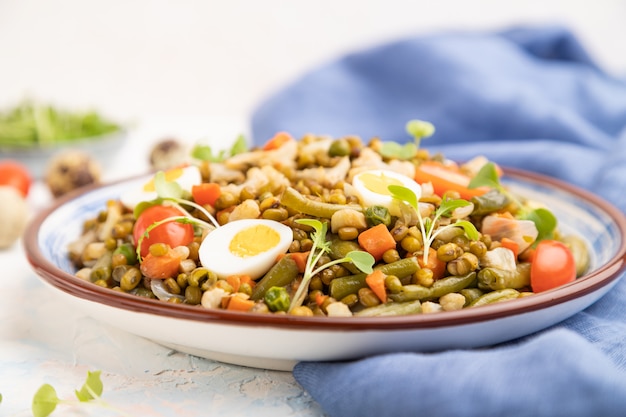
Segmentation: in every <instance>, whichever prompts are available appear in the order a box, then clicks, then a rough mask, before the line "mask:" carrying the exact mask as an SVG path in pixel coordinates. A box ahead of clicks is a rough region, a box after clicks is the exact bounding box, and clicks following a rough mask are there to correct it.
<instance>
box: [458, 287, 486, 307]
mask: <svg viewBox="0 0 626 417" xmlns="http://www.w3.org/2000/svg"><path fill="white" fill-rule="evenodd" d="M459 293H460V294H461V295H462V296H463V297H465V307H467V306H468V305H470V304H471V303H472V301H474V300H475V299H477V298H478V297H480V296H481V295H483V294H484V293H485V292H484V291H483V290H481V289H480V288H463V289H462V290H461V291H459Z"/></svg>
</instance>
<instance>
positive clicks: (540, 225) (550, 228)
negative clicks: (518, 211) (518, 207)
mask: <svg viewBox="0 0 626 417" xmlns="http://www.w3.org/2000/svg"><path fill="white" fill-rule="evenodd" d="M519 218H520V219H523V220H531V221H532V222H534V223H535V226H536V227H537V231H538V232H539V234H538V235H537V239H536V240H535V242H539V241H540V240H544V239H551V238H552V237H553V233H554V231H555V230H556V226H557V223H558V221H557V218H556V217H555V216H554V214H552V212H551V211H550V210H548V209H545V208H537V209H534V210H532V211H529V212H528V213H524V214H522V215H520V216H519Z"/></svg>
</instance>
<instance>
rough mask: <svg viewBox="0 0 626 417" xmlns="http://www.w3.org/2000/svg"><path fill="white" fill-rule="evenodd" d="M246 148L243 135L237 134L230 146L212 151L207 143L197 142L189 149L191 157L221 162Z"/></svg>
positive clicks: (244, 150)
mask: <svg viewBox="0 0 626 417" xmlns="http://www.w3.org/2000/svg"><path fill="white" fill-rule="evenodd" d="M247 150H248V144H247V142H246V138H245V136H244V135H239V136H238V137H237V139H236V140H235V142H234V143H233V145H232V146H231V148H230V149H229V150H228V151H226V150H220V151H219V152H217V153H216V152H214V151H213V148H211V146H209V145H201V144H197V145H195V146H194V147H193V149H192V150H191V156H192V158H195V159H198V160H200V161H207V162H222V161H224V160H225V159H227V158H228V157H230V156H233V155H237V154H240V153H243V152H246V151H247Z"/></svg>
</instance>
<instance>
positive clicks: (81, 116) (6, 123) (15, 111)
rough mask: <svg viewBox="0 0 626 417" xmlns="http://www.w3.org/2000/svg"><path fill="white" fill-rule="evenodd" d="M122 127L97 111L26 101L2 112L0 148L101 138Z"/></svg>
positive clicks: (46, 144)
mask: <svg viewBox="0 0 626 417" xmlns="http://www.w3.org/2000/svg"><path fill="white" fill-rule="evenodd" d="M120 129H121V126H120V125H118V124H117V123H114V122H112V121H110V120H107V119H105V118H104V117H103V116H101V115H100V114H98V113H97V112H95V111H85V112H78V111H68V110H64V109H60V108H58V107H54V106H51V105H44V104H35V103H33V102H30V101H25V102H23V103H21V104H19V105H17V106H16V107H14V108H12V109H9V110H7V111H5V112H0V147H5V148H7V147H9V148H32V147H37V146H49V145H54V144H57V143H59V142H69V141H72V140H76V139H81V138H88V137H93V136H101V135H104V134H107V133H113V132H116V131H119V130H120Z"/></svg>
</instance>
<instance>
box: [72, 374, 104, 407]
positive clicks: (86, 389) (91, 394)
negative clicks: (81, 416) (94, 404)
mask: <svg viewBox="0 0 626 417" xmlns="http://www.w3.org/2000/svg"><path fill="white" fill-rule="evenodd" d="M101 373H102V371H95V372H90V371H88V372H87V379H86V380H85V383H84V384H83V386H82V387H81V388H80V391H79V390H76V398H78V400H79V401H81V402H85V401H90V400H93V399H95V398H96V397H100V396H101V395H102V391H103V389H104V385H103V384H102V380H101V379H100V374H101Z"/></svg>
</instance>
